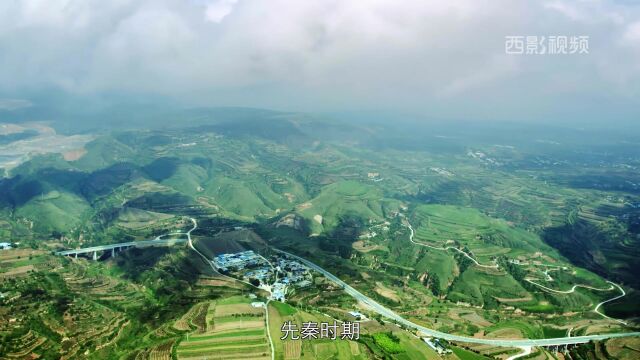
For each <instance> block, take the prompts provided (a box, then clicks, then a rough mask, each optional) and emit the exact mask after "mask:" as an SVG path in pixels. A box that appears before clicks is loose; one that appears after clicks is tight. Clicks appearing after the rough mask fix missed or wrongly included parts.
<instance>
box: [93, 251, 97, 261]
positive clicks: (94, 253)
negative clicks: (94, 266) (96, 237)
mask: <svg viewBox="0 0 640 360" xmlns="http://www.w3.org/2000/svg"><path fill="white" fill-rule="evenodd" d="M93 260H98V252H97V251H94V252H93Z"/></svg>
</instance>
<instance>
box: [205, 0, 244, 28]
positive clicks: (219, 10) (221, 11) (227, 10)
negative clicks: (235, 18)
mask: <svg viewBox="0 0 640 360" xmlns="http://www.w3.org/2000/svg"><path fill="white" fill-rule="evenodd" d="M237 2H238V0H216V1H213V2H211V3H209V4H207V5H206V10H205V16H206V18H207V20H209V21H213V22H215V23H219V22H220V21H222V19H224V18H225V17H226V16H227V15H229V14H231V12H232V11H233V6H234V5H235V4H236V3H237Z"/></svg>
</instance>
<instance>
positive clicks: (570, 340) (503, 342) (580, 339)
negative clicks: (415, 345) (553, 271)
mask: <svg viewBox="0 0 640 360" xmlns="http://www.w3.org/2000/svg"><path fill="white" fill-rule="evenodd" d="M272 249H273V250H274V251H277V252H280V253H283V254H286V255H288V256H290V257H292V258H294V259H296V260H298V261H300V262H302V263H303V264H305V265H306V266H308V267H309V268H310V269H313V270H315V271H317V272H319V273H321V274H322V275H324V276H325V277H326V278H327V279H329V280H331V281H332V282H333V283H335V284H337V285H338V286H340V287H341V288H342V289H344V291H345V292H346V293H347V294H349V295H351V296H352V297H353V298H355V299H356V300H358V301H360V302H362V303H364V304H366V305H367V306H369V307H370V308H371V310H373V311H374V312H376V313H378V314H380V315H382V316H384V317H385V318H387V319H390V320H393V321H395V322H397V323H398V324H400V325H404V326H405V327H407V328H411V329H414V330H418V331H420V332H421V333H423V334H425V335H426V336H431V337H437V338H441V339H445V340H449V341H457V342H466V343H472V344H487V345H493V346H504V347H530V346H558V345H572V344H582V343H586V342H589V341H591V340H605V339H611V338H618V337H628V336H640V332H628V333H611V334H600V335H587V336H573V337H562V338H553V339H480V338H473V337H467V336H461V335H454V334H447V333H443V332H440V331H436V330H433V329H429V328H426V327H424V326H422V325H418V324H415V323H413V322H411V321H409V320H406V319H405V318H403V317H402V316H400V315H398V314H396V313H395V312H393V311H392V310H390V309H388V308H386V307H384V306H383V305H381V304H379V303H377V302H376V301H375V300H373V299H371V298H369V297H368V296H366V295H364V294H362V293H361V292H359V291H358V290H356V289H354V288H353V287H351V286H349V284H347V283H345V282H344V281H342V280H340V279H339V278H338V277H337V276H335V275H333V274H331V273H330V272H328V271H326V270H325V269H323V268H322V267H320V266H318V265H316V264H314V263H312V262H311V261H309V260H307V259H305V258H301V257H299V256H297V255H293V254H291V253H289V252H286V251H283V250H279V249H275V248H272Z"/></svg>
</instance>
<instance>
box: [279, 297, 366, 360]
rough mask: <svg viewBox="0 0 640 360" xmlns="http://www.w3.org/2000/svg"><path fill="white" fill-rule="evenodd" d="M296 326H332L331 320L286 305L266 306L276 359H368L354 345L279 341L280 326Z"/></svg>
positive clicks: (362, 350) (348, 343)
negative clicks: (303, 324) (309, 322)
mask: <svg viewBox="0 0 640 360" xmlns="http://www.w3.org/2000/svg"><path fill="white" fill-rule="evenodd" d="M289 320H290V321H291V322H292V323H293V324H297V326H298V328H300V326H301V325H302V323H303V322H308V321H314V322H317V323H318V324H320V323H321V322H323V321H324V322H329V323H332V322H333V319H331V318H329V317H327V316H324V315H321V314H312V313H308V312H304V311H301V310H298V309H296V308H293V307H292V306H290V305H288V304H283V303H279V302H271V303H270V304H269V327H270V329H271V336H272V337H273V342H274V345H275V349H276V359H367V358H368V357H367V356H366V354H364V351H365V350H364V349H363V348H362V345H360V344H359V343H357V342H353V341H348V340H340V339H339V337H338V339H337V340H329V339H320V338H318V339H312V340H300V339H299V340H291V339H285V340H282V339H281V336H282V332H281V326H282V324H284V323H285V322H286V321H289Z"/></svg>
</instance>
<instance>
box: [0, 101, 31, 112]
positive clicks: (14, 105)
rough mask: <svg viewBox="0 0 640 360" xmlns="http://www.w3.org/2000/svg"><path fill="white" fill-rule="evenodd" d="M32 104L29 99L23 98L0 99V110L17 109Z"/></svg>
mask: <svg viewBox="0 0 640 360" xmlns="http://www.w3.org/2000/svg"><path fill="white" fill-rule="evenodd" d="M31 106H33V104H32V103H31V101H29V100H24V99H0V110H8V111H13V110H18V109H24V108H28V107H31Z"/></svg>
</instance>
